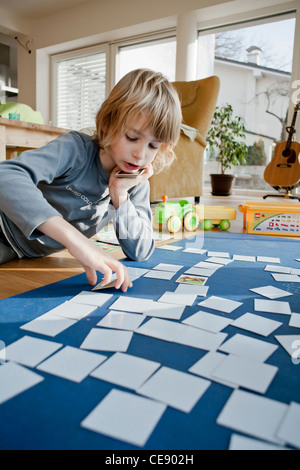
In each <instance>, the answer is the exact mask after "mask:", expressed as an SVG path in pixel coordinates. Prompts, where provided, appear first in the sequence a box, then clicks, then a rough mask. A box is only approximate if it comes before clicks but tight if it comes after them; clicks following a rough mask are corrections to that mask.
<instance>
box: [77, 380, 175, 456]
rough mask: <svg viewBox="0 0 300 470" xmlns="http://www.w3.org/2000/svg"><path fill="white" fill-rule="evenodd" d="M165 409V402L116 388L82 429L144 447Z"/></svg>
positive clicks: (94, 411)
mask: <svg viewBox="0 0 300 470" xmlns="http://www.w3.org/2000/svg"><path fill="white" fill-rule="evenodd" d="M165 410H166V405H164V404H163V403H158V402H157V401H154V400H149V399H148V398H145V397H141V396H138V395H134V394H133V393H128V392H123V391H121V390H115V389H113V390H111V391H110V392H109V393H108V394H107V395H106V397H105V398H104V399H103V400H102V401H101V402H100V403H99V405H98V406H96V408H94V410H93V411H92V412H91V413H90V414H89V415H88V416H87V417H86V418H85V419H84V420H83V421H82V422H81V426H82V427H83V428H86V429H89V430H90V431H94V432H98V433H100V434H104V435H105V436H109V437H112V438H113V439H119V440H120V441H123V442H127V443H129V444H132V445H136V446H139V447H143V446H145V444H146V442H147V440H148V439H149V437H150V436H151V434H152V432H153V431H154V429H155V427H156V425H157V423H158V422H159V420H160V419H161V417H162V415H163V414H164V412H165Z"/></svg>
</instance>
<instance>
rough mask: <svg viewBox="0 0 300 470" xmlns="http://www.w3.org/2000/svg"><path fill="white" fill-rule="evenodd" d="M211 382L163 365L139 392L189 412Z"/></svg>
mask: <svg viewBox="0 0 300 470" xmlns="http://www.w3.org/2000/svg"><path fill="white" fill-rule="evenodd" d="M210 384H211V382H209V381H208V380H205V379H202V378H200V377H195V376H194V375H191V374H187V373H185V372H181V371H179V370H175V369H171V368H169V367H161V368H160V369H159V370H158V371H157V372H156V373H155V374H154V375H152V377H150V379H149V380H147V382H145V383H144V385H142V386H141V387H140V388H139V389H138V390H137V392H138V393H140V394H141V395H145V396H147V397H149V398H153V399H154V400H158V401H160V402H163V403H165V404H166V405H168V406H171V407H172V408H176V409H177V410H180V411H183V412H185V413H189V412H190V411H191V410H192V409H193V408H194V406H195V405H196V403H197V402H198V400H200V398H201V397H202V395H203V394H204V393H205V392H206V390H207V389H208V387H209V386H210Z"/></svg>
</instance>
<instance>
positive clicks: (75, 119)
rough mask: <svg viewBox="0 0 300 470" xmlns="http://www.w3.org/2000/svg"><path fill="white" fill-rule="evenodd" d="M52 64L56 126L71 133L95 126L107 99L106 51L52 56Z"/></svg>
mask: <svg viewBox="0 0 300 470" xmlns="http://www.w3.org/2000/svg"><path fill="white" fill-rule="evenodd" d="M74 55H75V56H74ZM52 61H53V63H52V65H53V68H52V70H53V93H54V100H53V101H54V109H53V120H54V123H55V125H57V126H59V127H64V128H67V129H73V130H80V129H82V128H84V127H94V126H95V116H96V113H97V111H98V109H99V107H100V106H101V104H102V103H103V101H104V100H105V97H106V78H107V77H106V68H107V67H106V63H107V53H106V50H100V51H94V50H90V51H84V53H83V51H77V52H76V54H73V55H71V56H70V55H66V54H63V55H59V56H53V57H52Z"/></svg>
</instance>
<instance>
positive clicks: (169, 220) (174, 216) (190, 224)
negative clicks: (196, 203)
mask: <svg viewBox="0 0 300 470" xmlns="http://www.w3.org/2000/svg"><path fill="white" fill-rule="evenodd" d="M162 199H163V202H161V203H159V204H158V206H157V207H156V210H155V219H154V222H155V223H156V224H158V225H159V226H160V227H161V226H162V225H164V226H165V227H166V228H167V230H168V231H169V232H170V233H176V232H178V231H179V230H181V229H182V227H184V228H185V229H186V230H188V231H189V232H194V231H195V230H196V229H197V228H198V226H199V223H200V219H199V216H198V214H197V211H196V209H195V207H193V206H192V204H190V203H189V202H188V201H185V200H183V201H179V202H177V201H169V202H167V201H168V197H167V196H163V198H162Z"/></svg>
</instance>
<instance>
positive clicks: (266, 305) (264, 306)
mask: <svg viewBox="0 0 300 470" xmlns="http://www.w3.org/2000/svg"><path fill="white" fill-rule="evenodd" d="M254 310H255V311H256V312H266V313H279V314H281V315H291V314H292V311H291V307H290V304H289V303H288V302H281V301H279V300H263V299H254Z"/></svg>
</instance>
